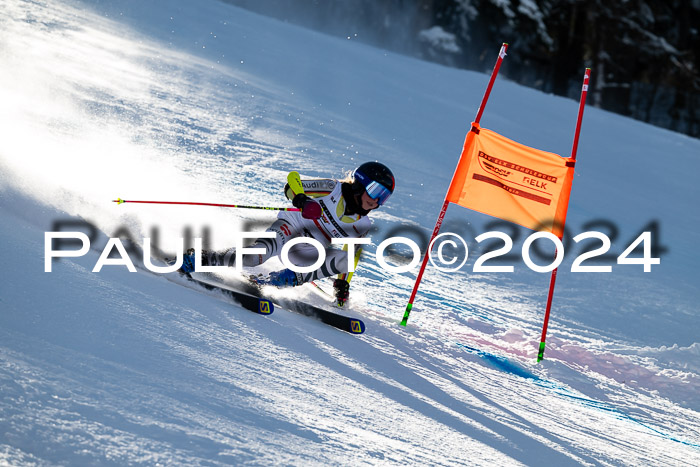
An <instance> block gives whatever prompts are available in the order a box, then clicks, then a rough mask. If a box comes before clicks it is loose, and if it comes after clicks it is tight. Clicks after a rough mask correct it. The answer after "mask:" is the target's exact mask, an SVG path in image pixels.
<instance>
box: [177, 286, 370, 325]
mask: <svg viewBox="0 0 700 467" xmlns="http://www.w3.org/2000/svg"><path fill="white" fill-rule="evenodd" d="M186 276H187V278H188V279H189V280H191V281H193V282H195V283H197V284H200V285H201V286H202V287H204V288H206V289H208V290H220V291H221V292H223V293H224V294H225V295H227V296H229V297H230V298H232V299H233V300H234V301H235V302H237V303H240V304H241V306H243V307H244V308H245V309H247V310H250V311H252V312H254V313H259V314H264V315H269V314H271V313H272V312H273V311H274V309H275V304H274V303H273V302H272V300H270V299H268V298H265V297H263V296H262V294H261V292H260V289H259V288H258V287H256V286H255V285H253V284H246V283H240V284H237V286H240V287H241V288H242V289H243V290H237V289H234V288H233V287H230V286H229V285H226V284H222V283H220V282H219V281H213V280H208V279H206V278H203V277H199V276H198V277H192V275H190V274H186ZM277 306H278V307H280V308H284V309H286V310H288V311H292V312H295V313H299V314H301V315H305V316H309V317H312V318H315V319H318V320H319V321H321V322H323V323H325V324H328V325H330V326H333V327H334V328H337V329H340V330H341V331H345V332H348V333H350V334H362V333H364V332H365V323H364V322H363V321H362V320H360V319H357V318H351V317H348V316H345V315H341V314H339V313H335V312H332V311H329V310H324V309H323V308H319V307H317V306H314V305H311V304H308V303H305V302H302V301H299V300H293V299H279V300H278V304H277Z"/></svg>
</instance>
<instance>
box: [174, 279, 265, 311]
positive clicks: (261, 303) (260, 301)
mask: <svg viewBox="0 0 700 467" xmlns="http://www.w3.org/2000/svg"><path fill="white" fill-rule="evenodd" d="M185 276H186V277H187V279H189V280H190V281H192V282H194V283H196V284H199V285H201V286H202V287H204V288H205V289H207V290H218V291H220V292H222V293H223V294H224V295H226V296H227V297H229V298H231V299H233V301H235V302H236V303H238V304H240V305H241V306H242V307H243V308H245V309H246V310H248V311H252V312H253V313H258V314H260V315H271V314H272V312H273V311H275V305H274V304H273V303H272V302H271V301H270V300H268V299H266V298H264V297H261V296H260V295H259V290H258V289H257V287H254V286H250V287H246V289H248V290H246V291H242V290H235V289H233V288H231V287H228V286H226V285H224V284H221V283H218V282H212V281H208V280H206V279H201V278H194V277H192V276H191V275H190V274H185Z"/></svg>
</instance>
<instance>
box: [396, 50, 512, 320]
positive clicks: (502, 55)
mask: <svg viewBox="0 0 700 467" xmlns="http://www.w3.org/2000/svg"><path fill="white" fill-rule="evenodd" d="M506 50H508V44H507V43H505V42H504V43H503V45H501V50H500V52H499V53H498V60H496V65H495V66H494V67H493V71H492V72H491V79H489V84H488V86H487V87H486V92H484V97H483V98H482V99H481V105H480V106H479V109H478V110H477V112H476V119H475V120H474V123H476V124H479V122H480V121H481V116H482V115H483V113H484V108H485V107H486V102H487V101H488V100H489V95H491V89H492V88H493V83H494V81H496V76H497V75H498V70H499V69H500V68H501V63H502V62H503V59H504V58H505V56H506ZM470 131H471V130H470ZM448 191H449V190H448ZM449 204H450V202H449V201H447V193H445V201H444V202H443V203H442V209H441V210H440V214H439V215H438V218H437V221H436V222H435V228H434V229H433V235H432V236H431V237H430V241H429V242H428V249H427V250H426V251H425V255H424V256H423V263H422V264H421V266H420V270H419V271H418V276H417V277H416V282H415V284H413V291H412V292H411V298H409V299H408V305H406V311H404V314H403V318H402V319H401V326H406V323H407V322H408V317H409V315H410V314H411V309H412V308H413V300H414V299H415V298H416V293H417V292H418V286H419V285H420V281H421V279H422V278H423V272H425V267H426V265H427V264H428V259H429V258H430V249H431V247H432V244H433V240H435V237H437V234H438V232H439V231H440V227H441V226H442V221H443V220H444V219H445V213H446V212H447V206H448V205H449Z"/></svg>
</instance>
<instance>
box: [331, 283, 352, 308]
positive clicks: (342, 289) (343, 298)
mask: <svg viewBox="0 0 700 467" xmlns="http://www.w3.org/2000/svg"><path fill="white" fill-rule="evenodd" d="M333 290H335V298H336V299H337V300H338V305H340V306H343V305H344V304H345V302H347V301H348V297H349V296H350V283H349V282H348V281H346V280H343V279H336V280H334V281H333Z"/></svg>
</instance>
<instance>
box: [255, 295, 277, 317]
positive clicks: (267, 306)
mask: <svg viewBox="0 0 700 467" xmlns="http://www.w3.org/2000/svg"><path fill="white" fill-rule="evenodd" d="M273 311H275V305H273V304H272V302H271V301H270V300H266V299H264V298H261V299H260V301H259V311H258V313H260V314H261V315H271V314H272V312H273Z"/></svg>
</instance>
